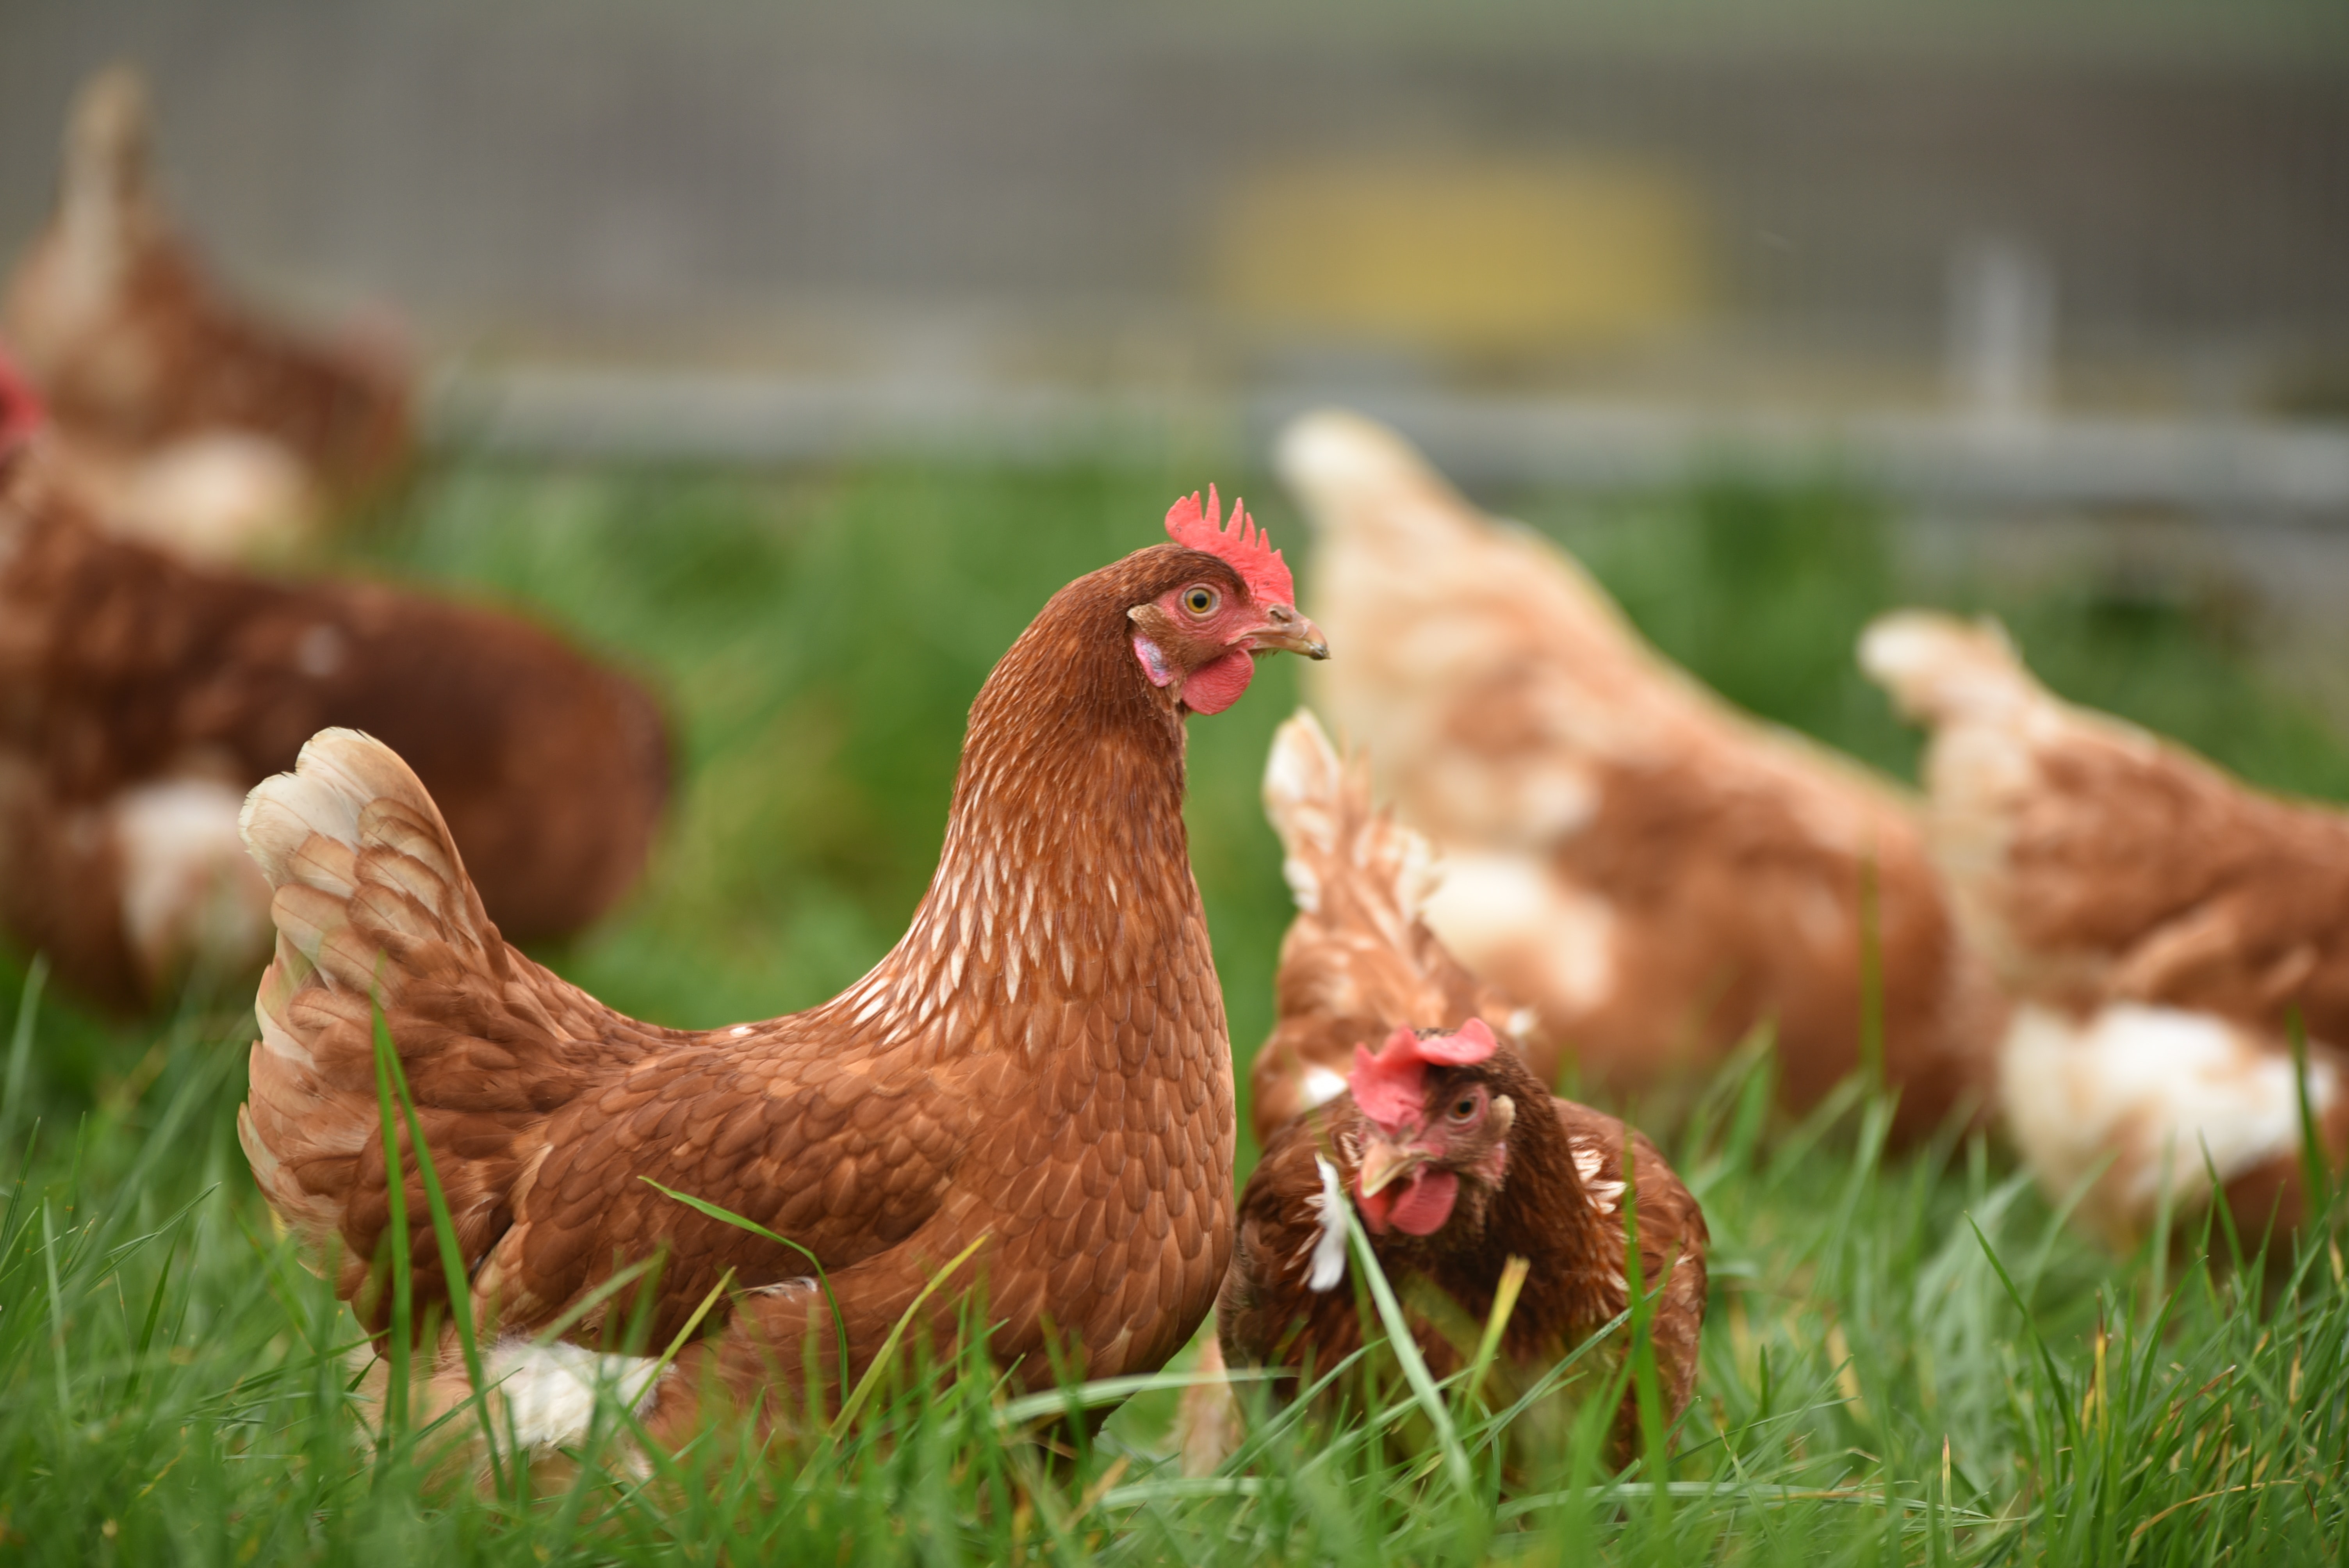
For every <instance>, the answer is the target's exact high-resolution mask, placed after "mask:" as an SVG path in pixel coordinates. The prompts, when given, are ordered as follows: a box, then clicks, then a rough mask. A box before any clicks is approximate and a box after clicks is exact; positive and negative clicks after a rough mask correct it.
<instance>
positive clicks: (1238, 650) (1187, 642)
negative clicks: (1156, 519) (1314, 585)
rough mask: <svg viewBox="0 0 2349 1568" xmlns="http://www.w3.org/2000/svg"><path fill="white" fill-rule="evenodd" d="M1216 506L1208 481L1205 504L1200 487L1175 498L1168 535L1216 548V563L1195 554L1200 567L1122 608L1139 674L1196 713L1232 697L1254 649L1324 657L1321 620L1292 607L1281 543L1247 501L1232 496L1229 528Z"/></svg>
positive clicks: (1217, 709) (1252, 665)
mask: <svg viewBox="0 0 2349 1568" xmlns="http://www.w3.org/2000/svg"><path fill="white" fill-rule="evenodd" d="M1222 511H1223V506H1222V503H1221V502H1220V501H1219V500H1217V498H1216V490H1215V487H1214V486H1212V485H1210V486H1208V487H1207V502H1206V507H1205V508H1204V509H1203V508H1202V507H1201V506H1200V504H1199V498H1198V497H1197V496H1196V495H1191V496H1188V497H1186V498H1185V499H1184V500H1178V501H1176V502H1175V503H1174V507H1173V508H1172V509H1171V510H1170V511H1168V512H1167V513H1166V532H1167V534H1168V536H1169V537H1170V538H1172V539H1173V540H1174V542H1175V543H1176V544H1178V545H1181V546H1182V547H1183V548H1184V549H1185V551H1187V552H1198V553H1200V554H1205V555H1209V556H1212V557H1214V558H1215V562H1216V565H1215V566H1213V567H1210V566H1208V564H1207V563H1206V562H1200V563H1199V564H1200V566H1201V567H1202V568H1204V570H1201V571H1199V572H1196V573H1185V574H1182V575H1183V576H1184V581H1182V582H1180V583H1176V584H1174V586H1173V587H1170V588H1167V589H1165V590H1164V591H1163V592H1160V593H1155V594H1154V595H1153V596H1152V597H1151V598H1150V599H1149V600H1148V601H1147V602H1145V603H1140V604H1136V605H1134V606H1133V607H1132V608H1131V609H1129V610H1128V611H1127V612H1126V618H1127V619H1128V620H1129V621H1131V622H1133V656H1134V658H1135V660H1136V661H1138V662H1139V663H1140V664H1141V665H1142V671H1143V675H1144V676H1148V677H1149V680H1150V684H1151V685H1152V686H1157V687H1159V688H1160V689H1161V690H1163V691H1164V692H1166V693H1167V695H1168V696H1170V697H1172V698H1173V699H1174V701H1176V702H1178V703H1180V704H1181V705H1182V706H1183V707H1185V708H1188V709H1189V710H1190V711H1191V712H1193V713H1221V712H1223V711H1224V709H1226V708H1227V707H1231V706H1232V704H1234V703H1236V702H1237V701H1238V700H1239V699H1240V694H1241V693H1243V692H1245V691H1247V686H1248V681H1249V680H1250V679H1251V678H1253V676H1255V674H1256V660H1257V655H1259V654H1267V653H1273V652H1276V651H1279V652H1287V653H1292V654H1302V655H1305V656H1306V657H1307V658H1309V659H1326V658H1328V657H1329V656H1330V645H1329V643H1328V641H1327V640H1326V639H1324V638H1323V637H1322V635H1321V629H1320V628H1319V627H1318V626H1316V625H1315V624H1313V623H1312V622H1310V621H1309V620H1307V619H1306V618H1305V617H1304V616H1303V615H1301V614H1299V613H1298V610H1297V590H1296V587H1295V585H1294V584H1293V583H1291V582H1290V580H1289V575H1288V562H1284V561H1283V560H1281V558H1280V552H1279V551H1278V550H1275V549H1273V548H1272V542H1271V540H1270V539H1268V538H1267V537H1266V536H1265V535H1264V534H1262V533H1259V532H1258V531H1257V526H1256V524H1255V523H1254V522H1253V521H1250V520H1249V518H1248V515H1247V511H1246V510H1245V508H1244V507H1242V506H1241V505H1239V504H1238V503H1235V504H1234V505H1233V507H1232V521H1231V524H1230V526H1229V527H1220V526H1218V522H1219V520H1220V517H1221V514H1222ZM1159 548H1160V549H1161V550H1164V549H1165V546H1164V545H1161V546H1159Z"/></svg>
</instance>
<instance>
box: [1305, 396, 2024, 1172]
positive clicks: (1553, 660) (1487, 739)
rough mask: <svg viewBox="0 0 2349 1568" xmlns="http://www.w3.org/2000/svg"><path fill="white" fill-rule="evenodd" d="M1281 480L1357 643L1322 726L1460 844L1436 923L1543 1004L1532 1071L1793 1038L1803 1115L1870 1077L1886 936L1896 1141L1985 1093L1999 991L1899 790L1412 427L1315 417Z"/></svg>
mask: <svg viewBox="0 0 2349 1568" xmlns="http://www.w3.org/2000/svg"><path fill="white" fill-rule="evenodd" d="M1280 464H1281V471H1282V473H1283V476H1284V477H1285V478H1286V479H1287V480H1288V483H1289V485H1290V486H1291V488H1292V489H1293V490H1295V491H1296V492H1297V494H1298V495H1299V498H1300V499H1301V500H1302V501H1303V502H1304V505H1305V507H1306V510H1307V511H1308V512H1309V515H1310V516H1311V518H1312V520H1313V522H1314V525H1315V527H1316V529H1317V531H1318V537H1319V542H1318V545H1317V549H1316V553H1315V556H1314V570H1315V573H1316V577H1317V582H1318V584H1319V594H1320V602H1321V603H1324V604H1326V605H1327V606H1328V615H1329V619H1330V624H1331V625H1332V626H1333V627H1337V628H1340V631H1339V632H1338V633H1337V634H1338V635H1339V636H1340V638H1341V639H1342V640H1343V641H1344V642H1345V644H1346V645H1347V648H1348V657H1347V658H1346V659H1345V660H1344V661H1342V662H1341V663H1340V665H1335V666H1333V667H1332V669H1331V670H1330V673H1329V674H1328V676H1326V677H1325V678H1324V679H1323V680H1322V681H1321V682H1320V683H1319V700H1320V701H1321V703H1322V704H1323V706H1324V711H1326V712H1327V713H1328V714H1329V715H1330V717H1331V718H1332V719H1334V720H1335V722H1336V725H1337V727H1338V728H1339V730H1340V734H1341V735H1342V736H1344V737H1347V738H1350V739H1352V740H1354V741H1357V742H1361V743H1365V744H1367V745H1368V747H1369V748H1370V753H1371V759H1372V761H1373V763H1374V764H1375V765H1376V767H1377V769H1378V771H1379V776H1380V779H1381V782H1382V784H1383V785H1384V786H1385V788H1386V789H1387V790H1388V791H1389V793H1390V795H1391V798H1392V799H1393V801H1394V803H1395V806H1396V808H1397V810H1399V811H1400V812H1401V814H1402V817H1403V819H1404V820H1407V821H1409V822H1411V823H1412V824H1413V825H1414V826H1416V827H1418V828H1421V829H1423V830H1425V831H1426V832H1427V834H1428V835H1429V837H1430V838H1432V839H1433V841H1434V842H1435V844H1436V846H1437V848H1438V849H1440V850H1441V851H1443V855H1444V879H1443V882H1442V885H1441V886H1440V887H1439V888H1438V889H1437V890H1436V892H1434V893H1433V895H1432V896H1431V897H1430V898H1429V899H1428V901H1427V905H1426V914H1427V920H1428V923H1429V924H1430V925H1431V926H1433V928H1434V930H1435V932H1436V934H1438V935H1439V936H1441V937H1442V938H1443V939H1444V944H1445V945H1446V946H1448V947H1450V948H1451V949H1452V950H1453V951H1454V953H1456V954H1459V956H1460V958H1461V960H1462V961H1463V962H1464V963H1465V964H1466V965H1468V966H1469V968H1471V969H1472V970H1474V971H1475V973H1476V974H1477V975H1480V976H1481V977H1483V978H1484V979H1485V980H1487V981H1489V982H1491V983H1492V984H1493V985H1497V986H1499V987H1501V988H1502V989H1503V990H1505V991H1506V992H1508V993H1509V994H1510V995H1514V996H1516V997H1519V998H1522V999H1523V1000H1524V1001H1526V1003H1528V1004H1529V1005H1531V1006H1532V1007H1533V1008H1534V1009H1535V1021H1534V1026H1533V1028H1532V1030H1531V1040H1530V1047H1529V1052H1528V1055H1529V1059H1530V1060H1531V1061H1532V1063H1533V1065H1534V1068H1535V1070H1536V1071H1537V1073H1540V1074H1542V1075H1543V1076H1544V1077H1546V1078H1547V1077H1548V1076H1549V1075H1551V1074H1553V1073H1554V1072H1555V1071H1556V1070H1557V1068H1558V1066H1559V1065H1560V1063H1561V1060H1562V1059H1563V1058H1565V1057H1572V1058H1573V1059H1574V1060H1575V1061H1576V1062H1578V1064H1579V1066H1580V1068H1581V1071H1582V1074H1583V1076H1584V1079H1585V1081H1587V1082H1595V1083H1599V1084H1602V1085H1606V1086H1609V1087H1610V1088H1617V1089H1632V1088H1646V1087H1649V1086H1653V1085H1655V1084H1658V1083H1660V1082H1664V1081H1669V1080H1670V1079H1671V1078H1675V1077H1684V1076H1687V1075H1690V1074H1692V1073H1699V1072H1702V1071H1703V1070H1704V1069H1705V1068H1706V1067H1707V1066H1708V1065H1709V1064H1710V1063H1712V1062H1713V1061H1714V1060H1715V1059H1717V1058H1718V1057H1720V1056H1721V1055H1722V1054H1723V1053H1724V1052H1725V1051H1726V1050H1727V1049H1728V1048H1729V1047H1731V1046H1732V1045H1733V1043H1734V1042H1735V1041H1736V1040H1738V1039H1739V1038H1740V1037H1743V1036H1744V1034H1745V1033H1746V1032H1747V1031H1748V1030H1750V1029H1752V1028H1753V1027H1754V1026H1755V1025H1756V1024H1757V1023H1762V1022H1764V1021H1769V1022H1772V1023H1774V1024H1775V1027H1776V1032H1777V1039H1778V1050H1779V1058H1780V1061H1781V1064H1782V1067H1783V1071H1784V1074H1785V1088H1786V1089H1787V1091H1788V1095H1789V1098H1790V1099H1792V1100H1793V1102H1794V1103H1795V1104H1797V1105H1806V1104H1808V1103H1810V1102H1812V1101H1814V1100H1816V1099H1817V1098H1818V1097H1819V1096H1820V1095H1822V1094H1823V1093H1825V1092H1826V1089H1827V1088H1829V1087H1830V1086H1831V1085H1833V1084H1834V1083H1835V1082H1836V1081H1837V1079H1838V1078H1842V1077H1844V1076H1845V1075H1846V1074H1847V1073H1849V1072H1851V1071H1852V1070H1853V1068H1855V1067H1856V1066H1857V1065H1858V1062H1859V1046H1860V1039H1861V1027H1862V1020H1863V1017H1864V1016H1865V1015H1866V1012H1867V1005H1866V1003H1865V1002H1864V987H1863V953H1864V951H1865V950H1866V949H1867V948H1868V946H1869V940H1868V939H1869V937H1870V936H1872V937H1873V948H1874V951H1875V954H1876V955H1877V960H1878V974H1879V976H1880V982H1881V1016H1882V1025H1883V1044H1884V1061H1885V1068H1886V1072H1887V1075H1888V1078H1889V1081H1890V1082H1891V1083H1893V1084H1894V1085H1896V1086H1898V1087H1899V1089H1900V1091H1901V1096H1902V1098H1901V1102H1900V1109H1899V1125H1900V1129H1901V1130H1903V1131H1904V1132H1906V1133H1909V1134H1912V1135H1913V1134H1914V1133H1917V1132H1919V1131H1921V1130H1927V1129H1930V1127H1932V1126H1934V1125H1935V1124H1937V1123H1938V1122H1940V1120H1941V1119H1943V1118H1945V1117H1947V1116H1948V1115H1949V1114H1950V1112H1951V1109H1952V1108H1953V1107H1956V1106H1958V1105H1960V1104H1961V1103H1964V1102H1966V1101H1967V1100H1968V1099H1970V1098H1972V1097H1976V1096H1979V1095H1982V1094H1983V1093H1985V1092H1986V1090H1987V1077H1988V1072H1987V1067H1988V1058H1989V1054H1990V1051H1991V1048H1992V1045H1993V1043H1994V1041H1995V1039H1996V1037H1997V1031H1998V1028H1999V1026H2000V1023H2001V1021H2002V1016H2003V1004H2002V1000H2001V999H2000V997H1999V995H1997V992H1996V989H1995V987H1994V985H1992V982H1991V979H1990V976H1989V975H1988V973H1987V971H1986V970H1985V969H1984V967H1983V966H1982V965H1981V964H1980V962H1979V961H1978V960H1976V959H1975V958H1973V957H1972V956H1971V954H1968V953H1967V952H1966V950H1965V949H1964V948H1963V947H1962V946H1961V944H1960V943H1959V940H1958V936H1957V932H1956V928H1955V925H1954V923H1953V922H1952V920H1951V916H1950V912H1949V910H1948V908H1947V905H1946V903H1945V900H1944V896H1943V893H1942V891H1941V887H1940V881H1939V878H1938V877H1937V875H1936V873H1935V872H1934V869H1933V866H1932V864H1931V862H1930V860H1929V858H1928V856H1927V854H1926V851H1925V847H1924V844H1923V842H1922V840H1921V836H1920V830H1919V827H1918V823H1917V820H1916V813H1915V809H1914V807H1913V806H1912V804H1911V802H1910V800H1909V799H1908V797H1907V796H1906V795H1904V794H1903V793H1902V792H1901V791H1900V790H1899V789H1898V788H1897V787H1896V786H1894V785H1893V784H1892V783H1891V782H1889V780H1886V779H1881V778H1879V777H1878V776H1877V775H1875V774H1874V773H1872V772H1870V771H1868V770H1867V769H1863V768H1862V767H1860V766H1859V765H1858V764H1857V763H1855V762H1852V761H1850V760H1849V759H1847V758H1842V757H1838V756H1836V755H1833V754H1831V753H1829V752H1827V751H1826V750H1825V749H1824V748H1820V747H1818V746H1816V745H1813V744H1811V743H1809V742H1807V741H1806V740H1804V739H1802V738H1799V737H1797V736H1795V735H1792V734H1790V733H1787V732H1785V731H1783V730H1779V729H1775V728H1773V727H1768V726H1765V725H1764V724H1761V723H1759V722H1757V721H1755V720H1754V719H1752V718H1750V717H1746V716H1745V715H1744V714H1741V713H1738V712H1736V711H1734V710H1733V709H1731V708H1730V707H1728V706H1727V705H1725V704H1724V703H1723V702H1722V701H1720V699H1718V698H1717V697H1714V696H1712V695H1711V694H1710V693H1708V692H1706V691H1704V690H1703V689H1702V688H1701V687H1699V686H1697V685H1696V684H1695V683H1694V682H1693V681H1692V680H1691V679H1689V678H1688V677H1687V676H1685V675H1684V674H1682V672H1681V671H1679V670H1677V669H1675V668H1673V667H1672V666H1671V665H1668V664H1667V663H1666V662H1665V661H1664V660H1663V659H1662V658H1661V656H1660V655H1657V654H1656V653H1655V652H1654V650H1652V649H1651V648H1650V647H1649V646H1648V645H1646V644H1645V643H1643V642H1642V641H1641V640H1640V637H1639V635H1638V634H1637V633H1635V632H1634V631H1633V630H1632V629H1631V627H1630V625H1629V624H1627V623H1626V622H1625V621H1624V619H1623V617H1622V615H1621V614H1620V612H1619V611H1618V610H1617V609H1616V607H1615V606H1614V605H1613V604H1612V603H1609V600H1608V599H1607V597H1606V595H1605V594H1604V593H1602V592H1601V591H1600V590H1599V587H1598V586H1597V585H1596V584H1595V583H1592V582H1591V581H1590V580H1589V579H1588V577H1587V576H1586V575H1584V573H1582V572H1581V570H1580V569H1579V568H1578V567H1577V566H1576V565H1575V564H1574V562H1572V561H1570V560H1568V558H1567V556H1566V555H1565V554H1564V553H1563V552H1560V551H1559V550H1557V548H1556V547H1555V546H1553V545H1551V544H1549V543H1548V542H1546V541H1544V540H1541V539H1539V538H1537V537H1536V536H1534V535H1533V534H1531V533H1530V532H1528V531H1524V530H1522V529H1515V528H1509V527H1506V526H1503V525H1499V524H1495V523H1494V522H1493V521H1489V520H1488V519H1486V518H1485V517H1483V516H1481V515H1479V514H1478V513H1477V512H1476V511H1475V510H1474V509H1473V508H1471V507H1470V506H1469V505H1468V503H1467V502H1466V501H1465V500H1463V499H1462V498H1461V497H1460V496H1459V495H1458V494H1457V493H1456V492H1455V491H1454V490H1452V489H1451V488H1450V487H1449V486H1448V485H1446V484H1445V483H1444V480H1442V479H1441V478H1439V477H1438V476H1437V475H1436V474H1435V473H1433V471H1432V470H1431V469H1429V468H1428V467H1427V465H1426V464H1425V463H1424V462H1423V460H1422V459H1420V458H1419V456H1418V454H1417V453H1415V452H1413V450H1412V449H1410V448H1409V447H1408V446H1406V445H1405V444H1404V443H1403V442H1402V440H1401V439H1400V438H1397V437H1396V436H1394V435H1393V434H1392V432H1390V431H1387V430H1385V429H1383V428H1380V427H1378V426H1375V425H1372V424H1370V423H1368V422H1366V421H1364V420H1361V419H1359V418H1352V417H1350V416H1346V415H1337V414H1324V415H1317V416H1314V417H1311V418H1307V419H1304V420H1302V421H1300V422H1299V423H1298V424H1297V425H1296V426H1294V427H1292V428H1291V429H1290V430H1289V431H1288V434H1287V436H1286V437H1285V438H1284V439H1283V441H1282V444H1281V449H1280ZM1373 625H1375V626H1377V627H1378V628H1380V630H1379V632H1378V634H1375V635H1372V634H1368V632H1369V628H1370V627H1371V626H1373ZM1344 628H1352V630H1353V634H1352V635H1351V636H1349V635H1347V634H1346V631H1345V630H1344ZM1870 921H1872V923H1873V926H1874V929H1873V931H1872V933H1871V932H1869V931H1868V929H1867V927H1868V923H1869V922H1870Z"/></svg>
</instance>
